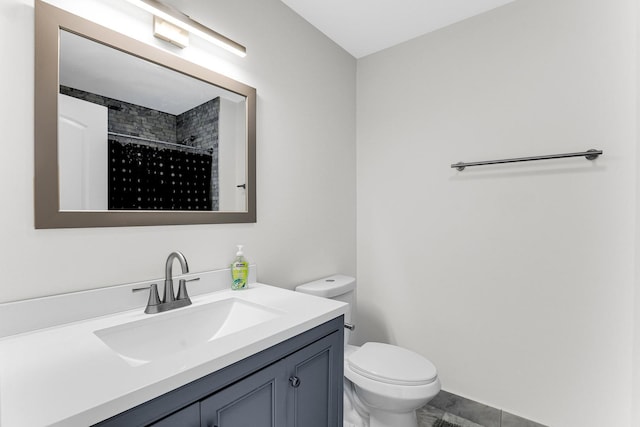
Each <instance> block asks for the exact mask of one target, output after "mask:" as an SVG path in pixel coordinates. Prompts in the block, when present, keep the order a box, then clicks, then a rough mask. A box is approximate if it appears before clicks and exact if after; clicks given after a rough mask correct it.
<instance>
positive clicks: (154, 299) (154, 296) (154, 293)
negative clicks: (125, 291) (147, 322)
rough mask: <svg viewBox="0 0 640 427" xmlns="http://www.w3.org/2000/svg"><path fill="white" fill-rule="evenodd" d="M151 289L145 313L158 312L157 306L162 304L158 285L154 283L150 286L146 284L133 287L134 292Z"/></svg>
mask: <svg viewBox="0 0 640 427" xmlns="http://www.w3.org/2000/svg"><path fill="white" fill-rule="evenodd" d="M147 289H149V300H148V301H147V308H145V310H144V312H145V313H157V306H159V305H160V295H159V294H158V285H157V284H155V283H153V284H151V285H150V286H145V287H143V288H133V289H132V290H131V291H132V292H139V291H145V290H147Z"/></svg>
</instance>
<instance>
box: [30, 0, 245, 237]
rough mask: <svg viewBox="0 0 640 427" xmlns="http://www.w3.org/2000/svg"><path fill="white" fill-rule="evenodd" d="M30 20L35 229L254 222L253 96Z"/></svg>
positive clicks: (104, 38) (116, 44)
mask: <svg viewBox="0 0 640 427" xmlns="http://www.w3.org/2000/svg"><path fill="white" fill-rule="evenodd" d="M35 9H36V10H35V12H36V13H35V15H36V21H35V23H36V27H35V28H36V30H35V226H36V228H69V227H71V228H75V227H113V226H141V225H170V224H175V225H178V224H208V223H238V222H255V220H256V191H255V157H256V156H255V139H256V136H255V109H256V91H255V89H253V88H251V87H249V86H247V85H244V84H242V83H239V82H237V81H234V80H232V79H230V78H228V77H225V76H222V75H220V74H217V73H215V72H213V71H211V70H208V69H205V68H203V67H200V66H198V65H196V64H193V63H191V62H188V61H186V60H184V59H182V58H179V57H177V56H175V55H173V54H171V53H169V52H166V51H163V50H161V49H158V48H155V47H153V46H150V45H147V44H144V43H142V42H139V41H137V40H133V39H130V38H128V37H126V36H124V35H122V34H120V33H117V32H114V31H112V30H109V29H107V28H105V27H102V26H99V25H97V24H95V23H93V22H90V21H87V20H85V19H83V18H80V17H77V16H75V15H73V14H70V13H68V12H66V11H63V10H61V9H58V8H56V7H53V6H51V5H49V4H47V3H44V2H42V1H40V0H37V1H36V3H35Z"/></svg>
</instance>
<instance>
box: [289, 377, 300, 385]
mask: <svg viewBox="0 0 640 427" xmlns="http://www.w3.org/2000/svg"><path fill="white" fill-rule="evenodd" d="M289 382H290V383H291V387H293V388H298V387H300V378H298V377H295V376H294V377H291V378H289Z"/></svg>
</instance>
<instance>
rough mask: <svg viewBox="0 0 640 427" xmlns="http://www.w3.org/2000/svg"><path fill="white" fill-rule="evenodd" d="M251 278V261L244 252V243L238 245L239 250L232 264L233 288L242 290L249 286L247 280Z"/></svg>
mask: <svg viewBox="0 0 640 427" xmlns="http://www.w3.org/2000/svg"><path fill="white" fill-rule="evenodd" d="M248 278H249V263H248V262H247V260H246V259H245V258H244V254H243V253H242V245H238V252H236V259H235V260H233V263H232V264H231V279H232V280H233V282H232V283H231V289H233V290H240V289H245V288H246V287H247V280H248Z"/></svg>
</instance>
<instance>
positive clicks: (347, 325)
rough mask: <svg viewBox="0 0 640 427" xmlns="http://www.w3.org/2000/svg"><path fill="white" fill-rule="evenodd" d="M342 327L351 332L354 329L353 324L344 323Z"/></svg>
mask: <svg viewBox="0 0 640 427" xmlns="http://www.w3.org/2000/svg"><path fill="white" fill-rule="evenodd" d="M344 327H345V329H348V330H350V331H353V330H354V329H355V328H356V325H354V324H353V323H345V324H344Z"/></svg>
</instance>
